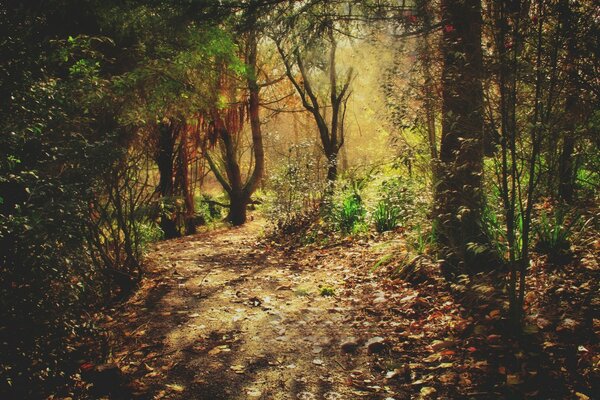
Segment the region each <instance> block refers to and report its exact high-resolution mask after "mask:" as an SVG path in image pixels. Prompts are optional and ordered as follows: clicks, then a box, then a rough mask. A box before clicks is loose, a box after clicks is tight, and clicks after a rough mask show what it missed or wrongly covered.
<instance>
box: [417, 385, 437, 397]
mask: <svg viewBox="0 0 600 400" xmlns="http://www.w3.org/2000/svg"><path fill="white" fill-rule="evenodd" d="M435 392H437V390H435V388H433V387H431V386H423V387H422V388H421V392H420V393H421V396H429V395H432V394H434V393H435Z"/></svg>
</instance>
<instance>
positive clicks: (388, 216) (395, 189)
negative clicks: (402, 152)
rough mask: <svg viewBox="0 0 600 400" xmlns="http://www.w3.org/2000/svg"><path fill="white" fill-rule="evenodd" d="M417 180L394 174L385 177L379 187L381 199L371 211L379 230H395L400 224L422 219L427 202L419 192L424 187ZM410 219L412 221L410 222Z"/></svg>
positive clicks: (413, 222) (411, 222) (412, 222)
mask: <svg viewBox="0 0 600 400" xmlns="http://www.w3.org/2000/svg"><path fill="white" fill-rule="evenodd" d="M418 186H419V185H418V184H417V182H415V181H412V180H408V179H405V178H403V177H399V176H394V177H391V178H387V179H385V180H384V181H383V182H382V183H381V186H380V187H379V189H378V197H379V199H380V200H379V201H378V202H377V204H376V206H375V209H374V210H373V211H372V212H371V218H372V220H373V223H374V224H375V228H376V229H377V231H378V232H383V231H387V230H393V229H394V228H396V227H397V226H399V225H408V224H413V225H414V224H415V223H416V222H417V221H420V220H421V218H422V217H423V215H424V214H425V210H426V208H427V203H426V201H425V200H424V199H423V197H422V196H420V195H419V194H418V193H419V192H422V191H423V190H422V188H419V187H418ZM409 221H410V223H409Z"/></svg>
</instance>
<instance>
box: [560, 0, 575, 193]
mask: <svg viewBox="0 0 600 400" xmlns="http://www.w3.org/2000/svg"><path fill="white" fill-rule="evenodd" d="M560 7H561V19H562V23H563V26H564V30H565V34H566V36H567V56H566V64H567V65H566V67H567V88H568V91H567V98H566V99H565V115H564V121H565V125H564V132H563V135H564V139H563V143H562V149H561V154H560V159H559V166H558V179H559V182H558V195H559V197H560V198H561V199H562V200H563V201H565V202H567V203H570V202H572V201H573V195H574V192H575V180H574V177H575V168H574V166H575V163H574V160H573V156H574V151H575V140H576V139H575V135H576V129H577V120H578V118H577V116H578V114H579V112H580V110H579V91H578V90H577V87H578V83H577V81H578V76H577V68H576V65H575V64H576V59H577V43H576V40H577V37H576V32H575V29H574V28H575V27H574V26H573V25H574V24H573V12H572V10H571V6H570V4H569V1H567V0H563V1H561V4H560Z"/></svg>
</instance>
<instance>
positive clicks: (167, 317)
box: [82, 221, 595, 400]
mask: <svg viewBox="0 0 600 400" xmlns="http://www.w3.org/2000/svg"><path fill="white" fill-rule="evenodd" d="M263 229H264V225H263V224H262V223H260V222H256V221H254V222H251V223H249V224H247V225H246V226H243V227H240V228H223V229H219V230H217V231H211V232H207V233H201V234H197V235H193V236H188V237H185V238H181V239H175V240H170V241H165V242H161V243H159V244H157V245H156V246H155V248H154V249H153V250H152V252H151V253H150V254H149V255H148V260H149V265H148V269H149V270H148V273H147V277H146V278H145V279H144V281H143V283H142V286H141V288H140V290H139V291H138V292H136V294H135V295H134V296H133V297H132V298H131V299H129V300H128V301H127V302H125V303H123V304H121V305H119V306H117V307H115V308H114V309H113V310H112V311H111V312H110V313H109V314H110V316H107V317H106V318H105V319H104V320H103V322H102V323H103V326H104V328H105V329H106V331H107V332H109V342H110V347H111V354H110V356H109V357H108V363H107V364H106V365H105V366H104V367H103V368H101V371H95V372H94V374H88V375H89V376H87V377H86V374H85V373H82V376H83V378H84V379H83V382H82V385H87V387H88V390H89V387H90V386H91V390H92V393H93V396H95V398H110V399H118V398H123V399H125V398H139V399H205V400H209V399H210V400H218V399H231V400H238V399H265V400H266V399H305V400H307V399H326V400H334V399H359V398H365V399H395V400H400V399H414V398H424V399H425V398H521V397H533V398H580V399H586V398H590V397H591V393H590V392H589V390H591V389H589V379H592V378H589V374H590V371H591V369H590V365H589V363H587V364H586V363H585V362H584V363H583V364H581V359H580V358H576V359H575V360H572V362H575V363H576V365H574V366H566V368H567V369H568V371H567V369H565V368H564V367H563V368H562V369H563V370H564V371H562V370H561V364H560V363H561V362H563V361H564V360H566V359H567V358H568V357H566V356H565V358H564V359H563V358H562V355H561V354H563V353H564V352H567V353H568V354H570V352H571V350H573V356H577V355H578V354H579V355H581V356H588V355H590V354H591V352H593V350H594V347H593V346H592V344H590V342H589V340H594V338H593V335H592V338H591V339H589V338H588V336H586V337H585V338H584V339H581V340H583V341H584V342H582V343H581V344H580V345H579V347H577V346H575V349H572V344H569V345H568V346H567V345H565V347H568V349H566V350H564V349H563V350H564V351H563V352H561V351H562V350H561V349H562V347H561V346H562V345H561V342H560V340H559V339H556V340H554V341H549V340H548V341H544V340H535V341H533V342H531V343H529V344H527V346H528V347H527V348H528V349H529V350H528V351H531V352H532V354H527V355H525V354H524V353H523V350H522V349H523V348H524V347H522V346H523V345H522V344H516V343H513V342H511V341H510V340H505V339H504V338H503V337H502V334H501V333H499V332H500V331H499V330H498V329H497V327H498V326H499V324H500V323H501V321H500V310H498V309H495V308H494V306H490V305H486V306H485V308H484V307H483V306H482V307H481V310H480V311H481V314H480V318H481V322H480V320H479V318H474V317H473V316H472V314H470V313H467V312H466V310H465V307H464V305H461V304H460V303H459V302H457V301H456V297H455V295H453V294H452V292H451V290H450V288H449V287H447V284H445V283H443V280H442V279H441V278H439V279H438V278H435V277H434V278H426V279H423V280H421V281H419V280H418V279H417V280H416V282H417V283H415V282H413V283H409V282H405V281H401V280H398V279H392V278H391V277H387V276H386V274H385V273H384V274H383V275H382V274H379V273H378V274H374V273H372V270H373V266H374V265H375V264H376V263H377V261H378V260H380V259H381V258H382V257H384V256H385V255H386V254H390V252H396V253H398V252H399V253H402V251H403V248H404V244H403V242H402V241H401V240H400V239H398V237H399V236H400V235H396V234H393V235H388V236H385V237H383V238H380V239H379V240H375V241H365V240H350V239H346V240H340V241H339V242H338V243H336V244H335V245H329V246H321V247H319V246H307V247H298V246H282V245H276V244H274V243H273V242H270V241H268V240H264V239H261V233H262V232H263ZM383 269H385V268H384V267H381V268H380V270H383ZM378 271H379V270H378ZM547 318H550V317H547ZM566 320H567V323H565V322H564V321H565V318H564V315H562V316H560V319H557V321H553V322H552V321H548V320H547V319H540V321H541V322H540V321H538V325H540V326H542V325H543V324H546V323H547V324H553V325H552V328H551V331H552V332H553V333H556V332H558V333H556V334H557V335H559V336H560V332H561V330H562V331H564V332H563V333H565V334H567V335H568V334H569V333H573V332H574V330H575V329H577V328H578V327H579V322H576V321H575V320H573V319H569V318H567V319H566ZM561 321H562V322H561ZM594 323H595V320H594ZM561 324H562V325H561ZM569 324H571V325H569ZM542 328H544V329H545V327H542ZM537 329H538V328H536V335H537V336H536V337H538V336H539V335H538V334H537V333H538V332H537ZM555 331H556V332H555ZM578 340H579V339H578ZM586 340H588V342H586ZM534 342H535V343H534ZM547 347H550V348H556V347H558V349H557V352H556V355H553V357H554V358H555V359H556V360H555V359H554V358H552V359H551V360H550V359H549V358H548V357H546V356H545V353H547V352H546V351H545V350H547ZM552 354H554V353H552ZM588 361H589V360H588ZM590 362H591V361H590ZM565 365H566V364H565ZM88 367H89V366H88ZM88 367H86V366H82V369H86V368H88ZM586 368H587V369H586ZM115 371H116V375H115ZM586 374H587V375H586ZM119 380H122V382H121V383H119V382H118V381H119ZM89 382H93V383H94V385H89ZM565 382H567V383H565ZM586 392H587V394H585V393H586Z"/></svg>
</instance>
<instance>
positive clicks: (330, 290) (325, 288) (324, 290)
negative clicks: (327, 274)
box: [319, 286, 335, 297]
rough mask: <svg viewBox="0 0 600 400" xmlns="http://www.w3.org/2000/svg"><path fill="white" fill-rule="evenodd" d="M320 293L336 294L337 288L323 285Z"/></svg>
mask: <svg viewBox="0 0 600 400" xmlns="http://www.w3.org/2000/svg"><path fill="white" fill-rule="evenodd" d="M319 294H320V295H321V296H323V297H330V296H335V289H334V288H333V287H331V286H321V288H320V289H319Z"/></svg>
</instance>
